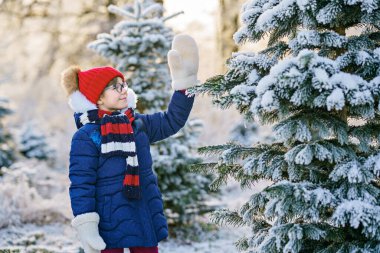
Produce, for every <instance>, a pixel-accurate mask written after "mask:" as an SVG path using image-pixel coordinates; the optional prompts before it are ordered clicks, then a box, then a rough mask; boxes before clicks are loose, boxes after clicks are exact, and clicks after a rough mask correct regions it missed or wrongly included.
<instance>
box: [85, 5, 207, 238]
mask: <svg viewBox="0 0 380 253" xmlns="http://www.w3.org/2000/svg"><path fill="white" fill-rule="evenodd" d="M108 9H109V11H110V12H113V13H115V14H118V15H121V16H122V17H124V18H126V19H125V20H122V21H120V22H119V23H117V24H116V25H115V26H114V28H113V29H112V30H111V32H110V34H107V33H102V34H99V35H98V36H97V40H95V41H94V42H91V43H90V44H89V48H91V49H93V50H94V51H95V52H97V53H98V54H100V55H101V56H104V57H105V58H107V59H109V60H110V61H111V62H112V63H113V64H115V65H116V68H118V69H119V70H120V71H123V72H124V73H126V77H127V79H128V80H129V82H130V87H131V88H132V89H133V90H134V91H135V92H136V93H137V95H138V98H139V103H138V106H137V109H138V111H139V112H141V113H153V112H157V111H161V110H163V109H165V108H166V106H167V104H168V102H169V99H170V97H171V95H172V92H173V91H172V88H171V87H170V83H171V80H170V73H169V68H168V65H167V53H168V51H169V50H170V48H171V42H172V39H173V33H172V30H171V29H170V28H168V27H167V26H165V23H164V22H165V21H166V20H168V19H169V18H172V17H174V16H176V15H178V13H177V14H174V15H171V16H169V17H162V16H161V15H160V13H162V12H163V7H162V5H161V4H157V3H154V1H142V2H141V1H135V4H134V6H131V5H127V6H125V7H123V8H119V7H116V6H113V5H111V6H109V8H108ZM201 125H202V124H201V122H200V121H199V120H189V122H188V123H187V124H186V126H185V127H184V128H183V129H181V130H180V131H179V132H178V133H177V134H176V135H175V136H173V137H170V138H168V139H166V140H163V141H160V142H157V143H155V144H154V145H152V146H151V152H152V158H153V169H154V171H155V173H156V175H157V178H158V184H159V187H160V189H161V192H162V195H163V200H164V208H165V214H166V216H167V217H168V223H169V226H171V227H173V228H175V229H171V230H170V232H173V235H174V236H176V235H177V236H179V235H181V236H184V235H185V234H184V233H187V235H188V236H193V237H196V236H197V235H199V233H197V232H192V233H189V229H191V230H194V229H197V228H199V226H198V225H199V224H200V223H198V222H196V220H197V217H198V216H199V214H202V213H204V212H207V211H208V210H209V209H210V207H208V206H206V205H205V200H206V198H207V197H208V194H209V193H210V191H209V188H208V184H209V183H210V181H211V177H210V176H200V175H198V174H196V173H193V172H190V170H189V164H192V163H199V162H201V159H200V158H199V156H197V155H196V152H195V147H196V143H197V141H196V140H197V136H198V135H199V132H200V127H201Z"/></svg>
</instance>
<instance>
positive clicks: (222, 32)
mask: <svg viewBox="0 0 380 253" xmlns="http://www.w3.org/2000/svg"><path fill="white" fill-rule="evenodd" d="M242 2H243V1H242V0H219V15H218V16H219V17H218V18H219V20H218V23H219V27H218V36H217V38H218V50H219V52H220V56H221V61H220V62H221V63H222V65H221V66H220V69H221V70H222V71H223V72H224V71H225V70H226V67H225V64H224V63H225V61H226V60H227V59H228V58H230V57H231V53H232V52H236V51H237V50H238V46H237V45H236V44H235V42H234V40H233V38H232V36H233V34H234V33H235V32H236V31H237V30H238V27H239V12H240V9H241V6H242Z"/></svg>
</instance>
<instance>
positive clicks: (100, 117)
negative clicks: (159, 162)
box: [79, 108, 141, 199]
mask: <svg viewBox="0 0 380 253" xmlns="http://www.w3.org/2000/svg"><path fill="white" fill-rule="evenodd" d="M79 118H80V122H81V123H82V124H83V125H84V124H87V123H100V125H101V136H102V145H101V155H102V156H104V157H112V156H122V157H126V164H127V167H126V173H125V176H124V180H123V192H124V194H125V196H126V197H127V198H129V199H140V198H141V189H140V179H139V164H138V160H137V154H136V144H135V137H134V135H133V128H132V122H133V121H134V119H135V118H134V111H133V109H132V108H128V110H126V111H125V112H124V113H122V112H120V111H115V112H109V111H103V110H100V109H94V110H90V111H87V112H85V113H83V114H81V115H80V116H79Z"/></svg>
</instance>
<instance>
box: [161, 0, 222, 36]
mask: <svg viewBox="0 0 380 253" xmlns="http://www.w3.org/2000/svg"><path fill="white" fill-rule="evenodd" d="M164 5H165V8H166V13H167V15H171V14H173V13H176V12H179V11H184V12H185V13H184V14H181V15H180V16H177V17H176V18H174V19H172V20H170V21H168V25H169V26H173V27H176V29H178V30H180V31H181V30H184V29H185V27H186V26H188V25H189V24H190V23H194V22H197V23H201V24H203V25H204V30H210V31H214V30H215V24H216V21H215V14H216V11H217V6H218V0H165V3H164Z"/></svg>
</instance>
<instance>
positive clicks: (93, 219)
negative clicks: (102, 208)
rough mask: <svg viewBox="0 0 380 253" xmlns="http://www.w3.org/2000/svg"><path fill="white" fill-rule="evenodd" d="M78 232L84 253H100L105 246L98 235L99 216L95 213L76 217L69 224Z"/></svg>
mask: <svg viewBox="0 0 380 253" xmlns="http://www.w3.org/2000/svg"><path fill="white" fill-rule="evenodd" d="M71 224H72V226H73V227H74V228H75V229H76V231H77V232H78V238H79V240H80V241H81V243H82V246H83V249H84V252H85V253H100V251H101V250H103V249H105V247H106V244H105V243H104V241H103V239H102V238H101V237H100V235H99V229H98V224H99V215H98V214H97V213H95V212H93V213H85V214H80V215H78V216H76V217H75V218H74V219H73V221H72V222H71Z"/></svg>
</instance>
